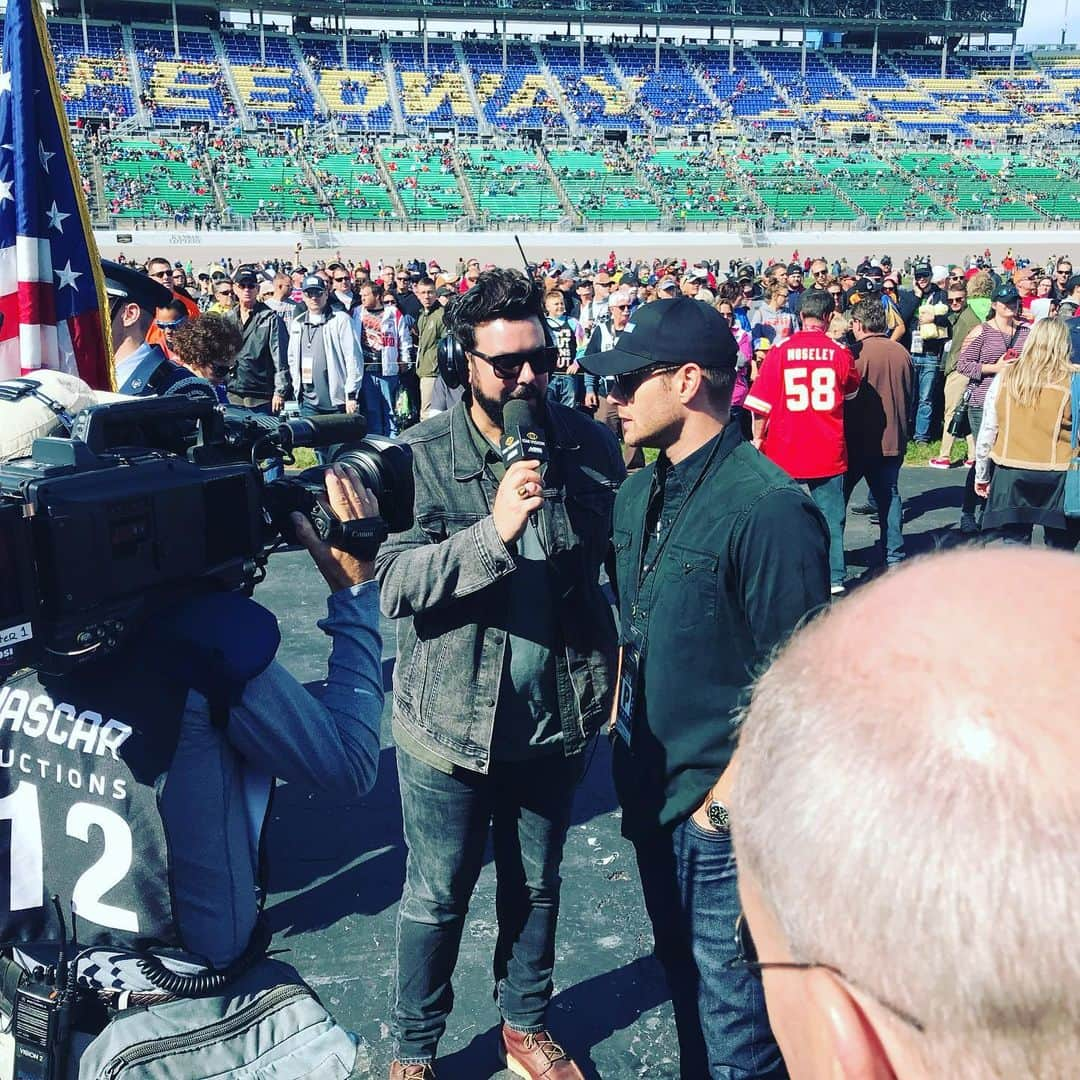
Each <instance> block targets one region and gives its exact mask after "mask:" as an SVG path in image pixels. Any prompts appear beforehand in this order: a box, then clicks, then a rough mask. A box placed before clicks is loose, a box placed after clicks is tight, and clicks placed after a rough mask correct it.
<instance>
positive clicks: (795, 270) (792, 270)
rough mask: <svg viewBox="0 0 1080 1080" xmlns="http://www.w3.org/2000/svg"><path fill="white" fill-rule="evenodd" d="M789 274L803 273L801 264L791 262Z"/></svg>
mask: <svg viewBox="0 0 1080 1080" xmlns="http://www.w3.org/2000/svg"><path fill="white" fill-rule="evenodd" d="M787 272H788V273H789V274H801V273H802V272H803V268H802V263H797V262H793V263H792V264H791V265H790V266H789V267H788V268H787Z"/></svg>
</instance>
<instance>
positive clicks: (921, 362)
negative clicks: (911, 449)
mask: <svg viewBox="0 0 1080 1080" xmlns="http://www.w3.org/2000/svg"><path fill="white" fill-rule="evenodd" d="M912 359H913V361H914V363H915V388H916V391H917V393H916V394H913V395H912V413H913V416H912V419H913V420H914V424H913V425H912V427H913V431H914V434H913V435H912V438H913V439H914V440H915V442H928V441H929V439H930V424H931V422H932V420H933V418H934V405H935V404H936V400H935V399H936V396H937V388H938V383H939V382H940V381H941V361H940V359H939V358H938V357H936V356H933V357H931V356H925V357H922V358H920V357H917V356H916V357H912Z"/></svg>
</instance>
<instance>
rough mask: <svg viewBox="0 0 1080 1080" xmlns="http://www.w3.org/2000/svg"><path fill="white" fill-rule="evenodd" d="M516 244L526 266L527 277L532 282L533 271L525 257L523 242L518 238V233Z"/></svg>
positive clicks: (515, 238) (515, 239)
mask: <svg viewBox="0 0 1080 1080" xmlns="http://www.w3.org/2000/svg"><path fill="white" fill-rule="evenodd" d="M514 243H515V244H517V249H518V251H520V252H521V261H522V262H523V263H524V264H525V276H526V277H527V278H529V280H530V281H531V280H532V270H531V269H530V268H529V260H528V259H527V258H526V257H525V249H524V248H523V247H522V246H521V240H520V239H519V238H518V234H517V233H514Z"/></svg>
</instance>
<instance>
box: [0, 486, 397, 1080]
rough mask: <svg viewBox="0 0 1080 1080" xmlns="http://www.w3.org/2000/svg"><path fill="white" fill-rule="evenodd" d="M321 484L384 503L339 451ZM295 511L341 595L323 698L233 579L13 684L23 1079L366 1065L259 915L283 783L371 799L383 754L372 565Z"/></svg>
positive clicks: (13, 880) (18, 1024) (3, 1047)
mask: <svg viewBox="0 0 1080 1080" xmlns="http://www.w3.org/2000/svg"><path fill="white" fill-rule="evenodd" d="M326 486H327V496H328V501H329V504H330V507H331V509H332V510H333V511H334V513H335V514H336V515H337V517H338V518H339V519H341V520H343V521H347V520H353V519H357V518H364V517H373V516H375V515H377V514H378V504H377V502H376V499H375V496H374V495H372V493H371V492H370V491H368V490H367V489H365V488H363V487H361V486H359V484H358V482H357V480H356V479H355V474H353V473H352V472H351V470H349V469H347V467H344V466H341V465H335V466H334V467H333V468H332V469H330V470H328V471H327V473H326ZM293 521H294V524H295V526H296V533H297V536H298V537H299V539H300V540H301V542H302V543H303V544H304V546H305V547H306V548H307V549H308V551H309V552H310V554H311V556H312V558H313V560H314V562H315V564H316V566H317V567H318V568H319V570H320V571H321V573H322V575H323V577H324V578H325V579H326V581H327V583H328V584H329V586H330V589H331V595H330V597H329V600H328V615H327V618H326V619H325V620H323V621H322V622H320V623H319V626H320V628H321V629H322V630H323V631H324V632H325V633H327V634H328V635H329V636H330V637H331V639H332V642H333V647H332V650H331V654H330V660H329V670H328V674H327V680H326V684H325V690H324V692H323V694H322V697H321V700H317V699H316V698H315V697H313V696H312V695H311V694H309V693H308V692H307V691H306V690H305V689H304V688H303V687H302V686H300V684H299V683H297V682H296V681H295V680H294V679H293V678H292V677H291V676H290V675H289V674H288V673H287V672H286V671H285V670H284V669H283V668H281V667H280V666H279V665H278V664H277V663H276V662H274V660H273V654H274V652H275V651H276V647H277V644H278V635H277V627H276V621H275V620H274V618H273V616H271V615H270V613H269V612H267V611H265V610H264V609H262V608H260V607H258V605H256V604H254V603H252V602H251V601H248V600H246V599H244V598H243V597H241V596H239V595H238V594H221V593H217V594H209V595H206V596H202V597H195V598H194V599H193V600H187V601H183V602H181V603H180V604H179V605H177V606H178V608H179V610H180V614H179V615H178V616H174V612H173V611H172V610H165V609H164V608H163V609H161V611H160V612H159V615H158V616H156V617H155V618H153V619H151V620H148V623H147V625H146V627H145V628H144V629H143V630H142V631H140V634H139V635H138V641H137V643H136V644H132V645H130V646H127V647H124V648H123V649H121V650H119V651H118V652H117V653H115V654H114V655H112V656H110V657H108V658H106V659H102V660H97V661H91V662H88V663H84V664H82V665H80V666H79V667H77V668H76V669H75V670H74V671H72V672H69V673H68V674H66V675H63V676H57V677H51V676H47V675H44V674H35V673H33V672H30V673H29V674H26V673H22V674H20V675H17V676H14V677H12V678H10V679H8V680H7V681H6V682H5V683H4V684H3V685H2V686H0V766H2V768H0V865H3V866H4V867H5V872H4V876H5V877H6V876H7V869H6V868H7V867H8V866H10V868H11V869H10V878H9V879H8V880H6V881H3V880H2V879H0V946H2V948H3V955H4V956H5V957H8V958H10V961H5V960H2V959H0V994H2V997H0V1010H2V1011H3V1013H4V1016H3V1017H0V1030H7V1029H8V1024H7V1021H8V1020H9V1019H10V1018H11V1015H12V1011H13V1008H14V1011H15V1017H14V1023H13V1025H12V1026H11V1029H10V1030H11V1031H12V1032H13V1034H14V1035H15V1040H14V1042H15V1048H14V1053H15V1054H16V1064H15V1070H14V1075H16V1076H18V1077H20V1078H22V1077H24V1076H25V1077H47V1078H50V1080H65V1078H67V1077H76V1076H78V1077H81V1078H82V1080H89V1078H98V1077H101V1078H108V1080H132V1078H134V1077H136V1076H138V1077H140V1078H143V1077H201V1076H209V1075H214V1076H218V1075H233V1074H234V1073H235V1074H239V1073H242V1074H243V1075H244V1076H248V1077H261V1076H270V1075H273V1076H275V1077H279V1076H280V1077H284V1076H288V1077H301V1076H318V1077H320V1078H326V1080H334V1078H345V1077H349V1076H351V1075H353V1074H354V1070H355V1059H356V1043H355V1040H354V1039H353V1037H352V1036H351V1035H350V1034H349V1033H347V1032H346V1031H344V1029H342V1028H340V1027H338V1026H337V1025H336V1024H335V1023H334V1021H333V1019H332V1018H331V1017H330V1016H329V1015H328V1014H327V1013H326V1012H325V1010H323V1009H322V1006H321V1005H320V1004H319V1003H318V1001H317V999H315V998H314V996H313V995H312V994H311V992H310V991H309V990H308V988H307V987H306V986H305V985H304V983H303V981H302V980H301V978H300V976H299V975H298V974H297V973H296V972H295V971H294V970H293V969H292V968H291V967H289V966H288V965H285V964H281V963H278V962H276V961H273V960H269V959H268V958H267V957H266V956H265V949H266V945H267V937H268V935H266V934H264V933H263V932H262V930H261V927H260V924H259V914H260V907H261V900H260V892H259V888H260V841H261V839H262V831H263V826H264V824H265V822H266V820H267V819H268V812H269V806H270V796H271V792H272V788H273V785H274V777H280V778H282V779H285V780H287V781H289V782H290V783H297V784H304V785H306V786H308V787H311V788H318V789H319V790H321V791H327V792H330V793H333V794H338V795H340V796H342V797H345V798H359V797H360V796H362V795H363V794H365V793H366V792H367V791H369V790H370V788H371V786H372V784H373V783H374V780H375V773H376V768H377V764H378V755H379V722H380V716H381V713H382V706H383V691H382V679H381V647H382V643H381V639H380V636H379V623H378V606H379V599H378V585H377V584H376V583H375V582H374V581H373V577H374V573H373V564H372V562H371V561H366V560H365V561H361V560H359V559H357V558H355V557H353V556H352V555H349V554H347V553H346V552H344V551H342V550H339V549H337V548H333V547H329V546H327V545H326V544H324V543H322V542H321V541H320V540H319V539H318V538H317V536H316V534H315V532H314V530H313V529H312V528H311V526H310V524H309V523H308V522H307V520H306V519H304V518H303V517H301V516H300V515H294V516H293ZM166 624H167V625H168V631H167V633H166V632H164V631H163V630H162V627H163V626H164V625H166ZM185 669H186V671H187V674H188V676H189V677H185V676H184V672H185ZM195 687H198V689H196V688H195ZM223 688H224V689H223ZM2 819H7V820H6V821H3V820H2ZM5 855H6V856H7V859H6V860H5V859H4V856H5ZM61 913H62V914H61ZM69 913H72V915H73V918H74V921H75V925H74V926H72V921H73V919H72V917H70V916H69ZM65 923H66V925H65ZM72 939H74V943H72ZM50 969H53V970H52V971H51V972H50ZM16 983H19V986H18V988H16ZM13 1003H14V1004H13ZM106 1025H107V1026H106ZM56 1028H59V1029H60V1031H59V1033H57V1032H56V1030H55V1029H56ZM64 1028H70V1029H73V1031H72V1037H71V1039H70V1042H69V1040H68V1039H66V1038H65V1037H63V1036H64V1032H63V1029H64ZM102 1028H104V1030H102ZM45 1031H51V1032H52V1035H51V1036H50V1040H49V1041H51V1044H52V1047H53V1048H54V1049H52V1050H48V1051H45V1052H44V1053H41V1052H39V1047H40V1044H41V1043H43V1042H45V1041H46V1039H45V1037H44V1035H43V1034H42V1032H45ZM98 1032H101V1034H99V1035H98V1034H97V1033H98ZM95 1035H96V1038H95ZM12 1042H13V1040H12V1038H11V1036H10V1035H4V1036H0V1078H4V1080H6V1078H8V1077H11V1076H12V1075H13V1071H12V1067H11V1064H10V1057H11V1054H12V1052H13V1051H12ZM65 1044H69V1045H70V1047H71V1049H70V1052H66V1051H65V1050H64V1049H63V1047H64V1045H65ZM88 1044H89V1045H88ZM56 1047H60V1049H59V1050H58V1051H57V1050H56V1049H55V1048H56ZM35 1054H37V1058H40V1059H42V1060H37V1059H36V1058H35Z"/></svg>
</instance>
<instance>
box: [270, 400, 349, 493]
mask: <svg viewBox="0 0 1080 1080" xmlns="http://www.w3.org/2000/svg"><path fill="white" fill-rule="evenodd" d="M316 400H318V399H317V398H316ZM344 411H345V406H344V405H339V406H338V407H336V408H333V409H320V408H319V407H318V406H317V405H309V404H308V403H307V402H306V401H301V402H300V415H301V416H338V415H339V414H341V413H343V412H344ZM340 447H341V443H335V444H334V445H333V446H317V447H316V448H315V451H314V453H315V460H316V461H317V462H318V463H319V464H320V465H329V464H330V462H331V461H332V460H333V457H334V453H335V451H336V450H338V449H339V448H340ZM275 479H277V477H275Z"/></svg>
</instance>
